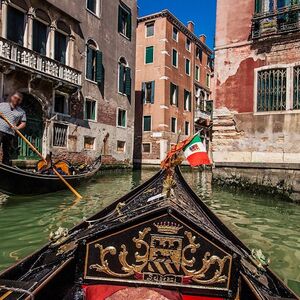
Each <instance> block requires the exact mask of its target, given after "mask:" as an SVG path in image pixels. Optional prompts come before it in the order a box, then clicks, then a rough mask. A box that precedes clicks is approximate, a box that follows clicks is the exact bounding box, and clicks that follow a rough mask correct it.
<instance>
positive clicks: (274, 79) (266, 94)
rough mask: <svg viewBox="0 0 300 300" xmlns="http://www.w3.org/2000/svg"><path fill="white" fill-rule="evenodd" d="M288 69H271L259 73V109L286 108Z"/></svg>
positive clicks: (280, 109)
mask: <svg viewBox="0 0 300 300" xmlns="http://www.w3.org/2000/svg"><path fill="white" fill-rule="evenodd" d="M286 76H287V70H286V69H270V70H263V71H259V72H258V73H257V111H282V110H285V109H286V96H287V95H286V81H287V80H286Z"/></svg>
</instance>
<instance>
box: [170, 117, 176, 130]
mask: <svg viewBox="0 0 300 300" xmlns="http://www.w3.org/2000/svg"><path fill="white" fill-rule="evenodd" d="M171 132H173V133H176V132H177V119H176V118H173V117H172V118H171Z"/></svg>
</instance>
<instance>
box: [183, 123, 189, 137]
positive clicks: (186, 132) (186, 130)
mask: <svg viewBox="0 0 300 300" xmlns="http://www.w3.org/2000/svg"><path fill="white" fill-rule="evenodd" d="M184 134H185V135H190V122H187V121H185V122H184Z"/></svg>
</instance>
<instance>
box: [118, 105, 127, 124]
mask: <svg viewBox="0 0 300 300" xmlns="http://www.w3.org/2000/svg"><path fill="white" fill-rule="evenodd" d="M126 115H127V112H126V110H124V109H121V108H118V121H117V126H118V127H123V128H125V127H126V126H127V123H126V122H127V120H126Z"/></svg>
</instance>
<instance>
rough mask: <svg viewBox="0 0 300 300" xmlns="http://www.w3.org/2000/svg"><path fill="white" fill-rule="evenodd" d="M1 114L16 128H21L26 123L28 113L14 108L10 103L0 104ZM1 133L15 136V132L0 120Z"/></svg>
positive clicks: (19, 108)
mask: <svg viewBox="0 0 300 300" xmlns="http://www.w3.org/2000/svg"><path fill="white" fill-rule="evenodd" d="M0 112H1V113H2V114H3V115H4V116H5V117H6V118H7V119H8V120H9V121H10V123H11V124H13V125H14V126H19V125H20V123H22V122H26V113H25V111H24V110H23V109H22V108H21V107H16V108H12V107H11V106H10V104H9V103H7V102H3V103H0ZM0 132H4V133H7V134H10V135H15V131H14V130H13V129H11V128H10V127H9V125H8V124H7V123H6V122H5V121H4V120H3V119H2V118H0Z"/></svg>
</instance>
